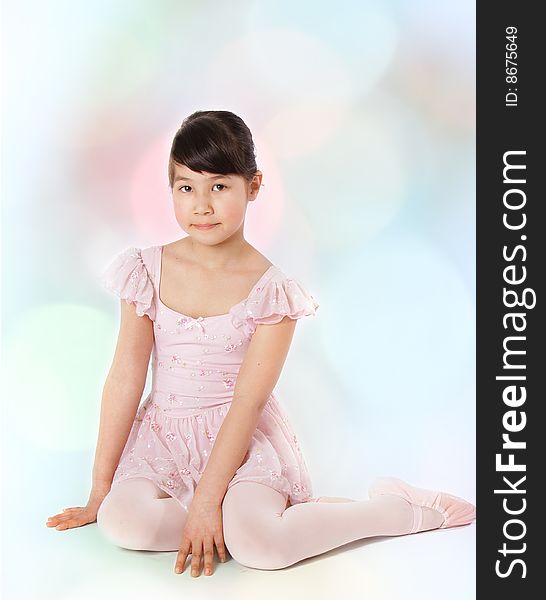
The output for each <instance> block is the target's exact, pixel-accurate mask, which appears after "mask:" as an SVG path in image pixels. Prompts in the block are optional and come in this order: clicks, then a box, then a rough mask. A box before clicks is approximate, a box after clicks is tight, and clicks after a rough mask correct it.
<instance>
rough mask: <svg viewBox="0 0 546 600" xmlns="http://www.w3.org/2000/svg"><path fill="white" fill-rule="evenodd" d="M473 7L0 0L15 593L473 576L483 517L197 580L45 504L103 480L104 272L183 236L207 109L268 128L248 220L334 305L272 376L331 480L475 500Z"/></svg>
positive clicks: (335, 490)
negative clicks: (182, 181)
mask: <svg viewBox="0 0 546 600" xmlns="http://www.w3.org/2000/svg"><path fill="white" fill-rule="evenodd" d="M474 11H475V7H474V3H472V2H470V1H468V0H463V1H462V2H461V1H455V0H448V1H445V2H441V3H439V2H433V1H432V0H359V1H358V2H357V1H354V0H353V1H347V0H338V1H337V2H325V1H319V0H313V1H309V0H305V1H301V2H287V1H285V0H270V1H264V0H255V1H250V0H236V1H233V2H229V3H224V2H219V1H217V2H211V1H203V0H201V1H199V2H196V1H179V2H175V1H167V0H155V1H153V2H152V1H148V2H145V1H138V2H127V1H123V0H120V1H118V2H110V1H105V0H97V1H95V2H92V3H89V2H78V1H76V2H74V1H70V2H69V1H68V0H64V1H61V0H52V1H50V2H38V1H37V0H29V1H26V2H14V1H13V0H12V1H9V2H7V1H4V2H3V3H2V46H3V48H2V57H3V58H2V78H3V82H2V98H1V99H2V131H3V140H2V141H3V152H2V175H3V178H2V182H3V186H2V193H3V228H2V235H3V240H4V244H3V248H4V254H3V256H4V260H3V265H2V266H3V270H2V273H3V277H2V280H3V311H2V315H3V323H4V327H3V346H2V348H3V350H2V352H3V371H4V378H3V380H4V383H3V388H4V393H3V401H2V416H3V419H2V442H3V444H2V469H3V481H4V482H5V485H3V486H2V513H3V514H2V517H3V519H2V521H3V524H2V562H3V568H2V571H3V584H2V587H3V592H4V597H5V598H17V599H21V598H37V597H39V598H41V599H43V600H45V599H49V598H56V599H57V600H61V599H62V600H72V599H75V598H77V599H78V600H84V599H86V598H95V597H97V595H98V596H100V597H102V598H104V599H106V598H132V599H140V598H147V597H149V596H150V595H152V594H153V596H154V597H162V598H164V599H170V598H179V597H181V595H183V596H184V597H185V598H216V597H217V596H218V595H219V594H221V595H222V597H223V598H237V599H246V598H254V597H256V596H257V595H258V594H259V596H260V597H261V598H264V599H269V598H271V599H273V598H278V597H279V596H281V595H282V596H284V597H285V598H296V597H297V598H311V597H313V598H330V597H331V596H332V595H334V594H335V595H336V596H340V597H357V598H364V597H366V598H370V599H373V600H376V599H381V600H382V599H389V600H390V599H398V598H401V597H404V598H405V600H410V599H412V598H419V600H427V599H429V598H430V599H433V598H436V597H437V595H438V593H439V592H440V593H441V595H442V598H443V600H450V599H458V600H460V599H463V598H464V599H465V600H467V599H469V598H473V597H474V583H475V565H474V561H475V554H474V552H475V546H474V544H475V539H474V534H475V525H472V526H471V527H467V528H462V529H460V530H449V531H436V532H431V533H425V534H421V535H419V536H405V537H400V538H392V539H388V540H387V539H385V540H384V541H381V542H377V541H373V542H354V543H352V544H349V545H347V546H345V547H343V548H342V549H338V550H333V551H331V552H329V553H326V554H324V555H321V556H319V557H316V558H312V559H308V560H306V561H304V562H302V563H300V564H298V565H295V566H293V567H291V568H288V569H285V570H283V571H271V572H267V571H255V570H252V569H247V568H245V567H243V566H241V565H238V564H237V563H236V562H235V561H233V560H232V561H230V562H229V563H227V564H225V565H222V566H220V567H219V568H218V569H217V570H216V572H215V574H214V576H213V577H211V578H205V577H203V576H202V577H200V578H199V579H195V580H194V579H193V578H191V577H190V576H189V573H187V574H185V575H184V576H178V577H177V576H175V575H174V574H173V569H174V562H175V557H176V554H175V553H153V552H152V553H150V552H135V551H128V550H124V549H121V548H116V547H112V546H110V545H109V544H108V542H107V541H106V540H104V539H103V538H102V537H101V536H100V533H99V531H98V530H97V528H96V524H93V525H91V526H87V527H84V528H80V529H75V530H68V531H62V532H57V531H55V530H53V529H48V528H46V526H45V522H46V519H47V517H48V516H50V515H53V514H55V513H57V512H59V511H60V510H61V509H62V508H63V507H66V506H75V505H80V506H81V505H84V504H85V502H86V501H87V497H88V493H89V489H90V484H91V468H92V465H93V459H94V450H95V443H96V435H97V431H98V418H99V411H100V398H101V392H102V385H103V383H104V379H105V377H106V373H107V371H108V368H109V366H110V362H111V359H112V356H113V351H114V346H115V341H116V336H117V329H118V319H119V304H118V300H117V298H115V297H113V296H111V295H110V294H109V293H108V292H107V291H105V290H104V289H102V288H101V286H100V285H99V276H100V274H101V272H102V271H103V269H104V268H105V266H106V265H107V264H108V263H109V262H110V260H111V259H112V257H113V256H114V255H115V254H117V253H118V252H120V251H121V250H123V249H125V248H127V247H129V246H138V247H147V246H149V245H152V244H162V243H169V242H171V241H173V240H175V239H178V238H180V237H183V236H185V233H184V232H183V231H182V230H180V229H179V227H178V225H177V223H176V221H175V219H174V214H173V211H172V206H171V196H170V192H169V189H168V180H167V160H168V154H169V150H170V144H171V141H172V138H173V136H174V134H175V132H176V130H177V129H178V127H179V126H180V124H181V122H182V120H183V118H184V117H185V116H187V115H189V114H190V113H191V112H193V111H195V110H202V109H222V110H231V111H233V112H235V113H236V114H238V115H239V116H241V117H242V118H243V119H244V120H245V122H246V123H247V125H248V126H249V127H250V129H251V131H252V133H253V136H254V141H255V145H256V153H257V162H258V166H259V168H260V169H261V170H262V172H263V173H264V178H263V183H264V187H263V188H262V189H261V191H260V194H259V196H258V199H257V201H256V202H254V203H251V204H250V205H249V209H248V214H247V220H246V225H245V232H246V238H247V239H248V240H249V241H250V242H251V243H252V244H253V245H255V246H256V247H257V248H258V249H259V250H260V251H261V252H262V253H264V254H265V255H266V256H268V257H269V258H270V260H271V261H272V262H274V263H275V264H277V265H278V266H279V267H280V268H281V269H282V270H283V271H284V272H285V273H287V274H289V275H291V276H293V277H295V278H297V279H298V280H300V281H301V283H302V284H303V285H304V286H305V287H306V289H308V290H309V291H310V292H311V293H312V294H313V295H314V296H315V298H316V299H317V300H318V301H319V303H320V307H319V310H318V312H317V315H316V317H314V318H307V319H303V320H302V321H300V323H299V324H298V328H297V330H296V336H295V339H294V342H293V346H292V349H291V351H290V354H289V358H288V360H287V363H286V365H285V368H284V371H283V374H282V376H281V379H280V381H279V383H278V385H277V388H276V395H277V397H278V399H279V400H280V402H281V403H282V405H283V406H284V407H285V409H286V411H287V413H288V414H289V416H290V417H291V419H292V422H293V426H294V428H295V429H296V431H297V432H298V437H299V441H300V445H301V447H302V450H303V451H304V455H305V457H306V460H307V463H308V467H309V469H310V472H311V475H312V477H313V482H314V486H313V487H314V492H315V495H332V496H348V497H352V498H355V499H364V498H366V497H367V486H368V485H369V483H370V482H371V481H372V479H373V478H374V477H376V476H380V475H394V476H399V477H402V478H403V479H406V480H408V481H411V482H412V483H414V484H415V485H420V486H424V487H431V488H435V489H444V490H446V491H451V492H452V493H455V494H457V495H460V496H464V497H466V498H467V499H469V500H471V501H475V467H474V459H475V416H474V405H475V389H474V377H475V371H474V362H475V355H474V352H475V343H474V342H475V340H474V335H475V303H474V294H475V264H474V262H475V228H474V211H475V190H474V187H475V15H474ZM149 388H150V381H148V384H147V389H146V392H145V394H144V396H143V397H145V395H146V393H147V391H148V390H149Z"/></svg>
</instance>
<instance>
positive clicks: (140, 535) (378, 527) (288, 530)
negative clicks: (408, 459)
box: [97, 477, 443, 569]
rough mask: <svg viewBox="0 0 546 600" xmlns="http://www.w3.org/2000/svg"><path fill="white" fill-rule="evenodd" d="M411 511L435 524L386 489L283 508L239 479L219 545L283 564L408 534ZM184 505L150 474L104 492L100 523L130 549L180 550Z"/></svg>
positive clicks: (260, 564) (246, 559)
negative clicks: (376, 493) (374, 494)
mask: <svg viewBox="0 0 546 600" xmlns="http://www.w3.org/2000/svg"><path fill="white" fill-rule="evenodd" d="M416 511H422V516H423V523H422V527H421V529H420V530H419V531H425V530H428V529H436V528H437V527H439V526H440V525H441V523H442V522H443V516H442V515H441V513H439V512H438V511H436V510H433V509H430V508H426V507H420V506H416V505H414V504H410V503H409V502H408V501H406V500H405V499H403V498H401V497H398V496H393V495H383V496H379V497H376V498H372V499H370V500H362V501H357V500H350V499H349V498H326V497H321V498H317V499H314V501H311V502H305V503H301V504H295V505H293V506H289V507H288V508H286V501H285V498H284V496H283V495H282V494H280V493H279V492H277V491H276V490H274V489H273V488H270V487H268V486H266V485H263V484H260V483H254V482H250V481H240V482H238V483H236V484H235V485H233V486H232V487H231V488H229V489H228V491H227V492H226V495H225V496H224V500H223V503H222V521H223V529H224V543H225V545H226V548H227V550H228V551H229V553H230V554H231V556H232V557H233V558H234V559H235V560H236V561H237V562H239V563H241V564H243V565H245V566H248V567H252V568H255V569H281V568H283V567H287V566H289V565H292V564H294V563H296V562H298V561H300V560H303V559H305V558H309V557H310V556H316V555H318V554H322V553H323V552H327V551H328V550H331V549H332V548H337V547H338V546H342V545H343V544H347V543H349V542H352V541H355V540H359V539H362V538H368V537H373V536H396V535H405V534H407V533H409V532H410V530H411V528H412V525H413V522H414V517H417V515H416ZM186 514H187V513H186V510H185V509H184V508H183V507H182V505H181V504H180V503H179V502H178V500H175V499H174V498H172V497H170V496H168V495H167V494H166V493H165V492H163V490H161V489H159V488H158V487H157V486H156V485H155V484H154V483H153V482H152V481H151V480H149V479H146V478H143V477H138V478H133V479H128V480H125V481H122V482H119V483H117V484H116V485H115V486H114V487H113V488H112V489H111V490H110V492H109V494H108V495H107V496H106V497H105V498H104V500H103V502H102V504H101V506H100V508H99V512H98V515H97V525H98V527H99V529H100V530H101V532H102V533H103V535H104V536H105V537H106V538H107V539H109V540H110V541H111V542H112V543H114V544H116V545H118V546H121V547H123V548H128V549H130V550H155V551H178V550H179V548H180V543H181V539H182V531H183V528H184V523H185V521H186Z"/></svg>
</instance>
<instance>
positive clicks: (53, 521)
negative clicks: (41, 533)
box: [46, 514, 71, 527]
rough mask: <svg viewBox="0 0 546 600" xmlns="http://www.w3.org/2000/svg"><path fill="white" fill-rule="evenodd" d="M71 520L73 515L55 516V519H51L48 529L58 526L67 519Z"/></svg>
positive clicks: (48, 522) (48, 521)
mask: <svg viewBox="0 0 546 600" xmlns="http://www.w3.org/2000/svg"><path fill="white" fill-rule="evenodd" d="M70 518H71V515H65V514H61V515H55V516H54V517H49V519H48V520H47V523H46V525H47V526H48V527H54V526H55V525H58V524H59V523H62V522H63V521H65V520H66V519H70Z"/></svg>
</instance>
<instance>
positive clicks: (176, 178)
mask: <svg viewBox="0 0 546 600" xmlns="http://www.w3.org/2000/svg"><path fill="white" fill-rule="evenodd" d="M226 177H229V175H211V176H210V177H207V179H225V178H226ZM179 180H183V181H193V179H190V178H189V177H182V175H177V176H176V177H175V178H174V183H176V182H177V181H179Z"/></svg>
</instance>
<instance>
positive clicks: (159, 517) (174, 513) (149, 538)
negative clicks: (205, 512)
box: [97, 477, 187, 551]
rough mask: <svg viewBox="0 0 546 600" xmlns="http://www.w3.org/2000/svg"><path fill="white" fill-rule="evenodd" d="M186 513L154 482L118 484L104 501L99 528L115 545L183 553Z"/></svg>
mask: <svg viewBox="0 0 546 600" xmlns="http://www.w3.org/2000/svg"><path fill="white" fill-rule="evenodd" d="M186 514H187V513H186V511H185V510H184V508H182V506H181V505H180V503H179V502H178V500H176V499H175V498H172V497H170V496H168V495H167V494H166V493H165V492H164V491H163V490H161V489H160V488H158V487H157V486H156V485H155V484H154V482H153V481H151V480H150V479H146V478H144V477H135V478H132V479H127V480H125V481H121V482H119V483H117V484H116V485H115V486H114V487H112V489H111V490H110V492H109V493H108V494H107V496H106V497H105V498H104V500H103V501H102V504H101V505H100V508H99V511H98V514H97V526H98V528H99V529H100V530H101V532H102V533H103V534H104V536H105V537H106V538H107V539H109V540H110V541H111V542H112V543H114V544H115V545H117V546H121V547H122V548H127V549H129V550H156V551H173V550H179V548H180V541H181V539H182V530H183V529H184V524H185V522H186Z"/></svg>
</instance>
